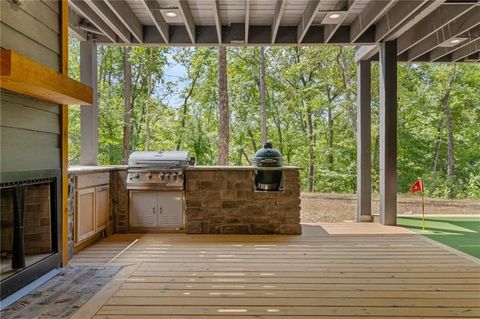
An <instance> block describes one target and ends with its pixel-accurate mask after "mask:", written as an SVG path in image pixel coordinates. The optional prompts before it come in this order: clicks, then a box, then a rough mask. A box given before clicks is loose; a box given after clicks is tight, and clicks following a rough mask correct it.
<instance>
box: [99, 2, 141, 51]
mask: <svg viewBox="0 0 480 319" xmlns="http://www.w3.org/2000/svg"><path fill="white" fill-rule="evenodd" d="M105 3H106V4H107V5H108V7H109V8H110V10H112V11H113V13H114V14H115V15H116V16H117V18H118V19H119V20H120V21H121V22H122V23H123V25H124V26H125V27H126V28H127V29H128V30H129V31H130V33H132V35H133V36H134V37H135V39H137V41H138V42H140V43H142V42H143V26H142V24H141V23H140V21H139V20H138V19H137V16H136V15H135V14H134V13H133V11H132V9H130V7H129V6H128V4H127V3H126V2H125V1H124V0H105Z"/></svg>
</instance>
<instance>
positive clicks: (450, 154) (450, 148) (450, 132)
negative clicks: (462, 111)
mask: <svg viewBox="0 0 480 319" xmlns="http://www.w3.org/2000/svg"><path fill="white" fill-rule="evenodd" d="M442 105H443V110H444V112H445V117H446V125H447V145H448V147H447V178H449V179H450V178H451V177H452V176H453V165H454V163H453V161H454V158H453V124H452V110H451V109H450V91H448V92H447V94H445V96H444V98H443V101H442Z"/></svg>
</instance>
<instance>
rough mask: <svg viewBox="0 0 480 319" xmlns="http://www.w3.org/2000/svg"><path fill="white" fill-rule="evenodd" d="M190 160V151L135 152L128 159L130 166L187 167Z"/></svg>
mask: <svg viewBox="0 0 480 319" xmlns="http://www.w3.org/2000/svg"><path fill="white" fill-rule="evenodd" d="M189 159H190V155H189V153H188V151H165V152H163V151H147V152H140V151H135V152H133V153H132V154H131V155H130V158H129V159H128V166H130V167H139V166H152V167H153V166H164V165H167V166H171V167H182V166H186V165H187V163H188V161H189Z"/></svg>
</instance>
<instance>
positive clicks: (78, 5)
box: [70, 0, 118, 43]
mask: <svg viewBox="0 0 480 319" xmlns="http://www.w3.org/2000/svg"><path fill="white" fill-rule="evenodd" d="M70 5H71V6H72V8H73V9H74V10H76V11H77V12H79V13H80V14H81V15H83V16H84V17H86V18H87V19H88V21H90V22H91V23H92V24H93V25H94V26H95V27H97V28H98V29H99V30H100V31H102V32H103V34H104V35H105V36H106V37H107V38H108V39H110V40H111V41H112V42H114V43H116V42H118V41H117V35H116V34H115V32H114V31H113V30H112V29H111V28H110V27H109V26H108V25H107V24H106V23H105V22H104V21H103V20H102V18H101V17H99V16H98V15H97V14H96V13H95V11H93V10H92V8H90V7H89V6H88V5H87V4H86V3H85V2H84V1H79V0H73V1H70Z"/></svg>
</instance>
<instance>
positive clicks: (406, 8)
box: [375, 0, 429, 42]
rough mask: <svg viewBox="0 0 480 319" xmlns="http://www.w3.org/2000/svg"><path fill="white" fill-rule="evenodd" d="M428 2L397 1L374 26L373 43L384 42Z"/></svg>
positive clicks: (424, 0)
mask: <svg viewBox="0 0 480 319" xmlns="http://www.w3.org/2000/svg"><path fill="white" fill-rule="evenodd" d="M426 2H429V0H407V1H399V2H397V3H395V5H394V6H393V7H392V8H390V10H388V11H387V13H386V14H385V15H384V16H383V17H382V18H380V20H378V22H377V23H376V24H375V42H379V41H382V40H384V39H385V38H386V37H387V35H388V34H389V33H391V32H392V31H393V30H395V29H396V28H397V27H398V26H399V25H401V24H402V23H403V22H405V21H406V20H407V19H408V18H409V17H410V16H412V15H414V14H416V11H417V10H418V9H419V8H420V7H421V6H422V5H424V4H425V3H426Z"/></svg>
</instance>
